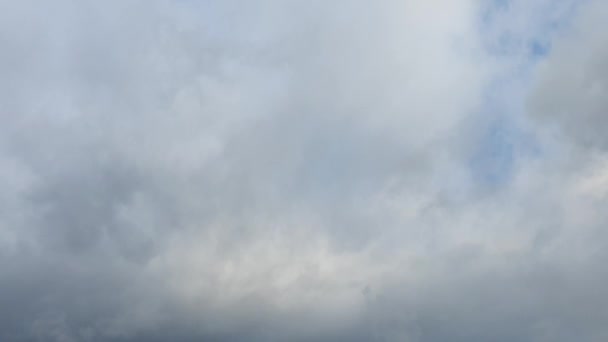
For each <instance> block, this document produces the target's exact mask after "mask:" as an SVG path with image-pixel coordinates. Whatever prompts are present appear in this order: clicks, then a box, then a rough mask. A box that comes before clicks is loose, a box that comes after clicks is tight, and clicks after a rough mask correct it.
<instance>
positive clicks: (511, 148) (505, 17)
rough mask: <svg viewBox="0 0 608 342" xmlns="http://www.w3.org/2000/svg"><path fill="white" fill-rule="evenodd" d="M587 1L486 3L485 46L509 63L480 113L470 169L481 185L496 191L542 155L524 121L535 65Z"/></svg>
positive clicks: (495, 0) (482, 21) (492, 0)
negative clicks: (523, 164) (520, 165)
mask: <svg viewBox="0 0 608 342" xmlns="http://www.w3.org/2000/svg"><path fill="white" fill-rule="evenodd" d="M582 2H583V1H576V0H538V1H528V0H489V1H487V2H486V4H485V6H484V9H483V12H482V13H481V14H480V17H479V18H480V20H479V30H481V35H482V36H481V37H482V41H483V44H484V48H485V50H486V52H487V53H488V55H489V56H491V58H493V59H495V60H496V61H497V62H498V63H502V64H501V65H504V66H506V67H505V69H504V70H505V72H504V73H502V74H499V75H497V76H496V78H495V79H494V80H493V81H492V82H491V83H490V84H488V86H487V87H486V89H485V94H484V98H485V100H484V103H483V105H482V107H481V110H480V111H479V113H477V116H478V122H479V123H480V124H479V127H481V133H480V134H479V135H478V136H477V141H476V143H475V148H474V151H473V153H472V155H471V157H470V159H469V164H468V167H469V169H470V172H471V175H472V178H473V181H474V183H475V184H477V185H478V186H481V187H482V188H490V189H491V188H497V187H501V186H503V185H505V184H508V182H509V180H510V179H512V176H513V175H514V172H515V171H516V169H517V165H518V162H519V161H521V160H522V159H523V158H538V157H541V156H542V146H541V145H540V144H539V142H538V141H537V139H536V138H535V136H534V134H532V132H531V131H530V130H529V129H528V127H527V125H526V124H525V122H526V120H525V117H524V115H523V114H524V111H525V106H524V103H525V98H526V94H527V93H528V91H529V89H530V88H531V80H532V76H533V73H534V70H535V67H536V66H537V65H538V63H539V62H540V61H542V60H543V59H544V58H547V56H548V55H550V53H551V45H552V41H553V40H554V38H555V36H556V35H558V34H560V33H561V32H562V31H564V30H566V29H567V28H568V23H569V22H570V19H571V18H572V17H573V15H574V14H575V12H576V9H577V8H578V6H580V5H581V4H582ZM520 26H521V27H520Z"/></svg>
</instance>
